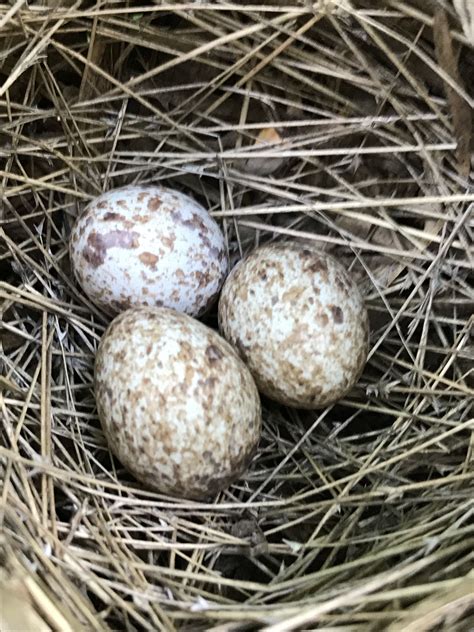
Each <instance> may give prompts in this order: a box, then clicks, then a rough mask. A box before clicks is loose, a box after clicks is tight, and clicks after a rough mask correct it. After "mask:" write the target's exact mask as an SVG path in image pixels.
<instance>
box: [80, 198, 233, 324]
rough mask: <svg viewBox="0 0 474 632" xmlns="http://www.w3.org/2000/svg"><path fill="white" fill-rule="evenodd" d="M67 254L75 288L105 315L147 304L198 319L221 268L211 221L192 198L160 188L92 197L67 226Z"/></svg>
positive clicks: (221, 248)
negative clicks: (75, 218) (78, 288)
mask: <svg viewBox="0 0 474 632" xmlns="http://www.w3.org/2000/svg"><path fill="white" fill-rule="evenodd" d="M70 253H71V261H72V265H73V269H74V273H75V276H76V278H77V280H78V281H79V283H80V285H81V287H82V289H83V290H84V292H85V293H86V294H87V295H88V296H89V298H90V299H91V300H92V301H93V302H94V303H95V304H96V305H97V306H98V307H100V308H102V309H103V310H104V311H105V312H107V313H109V314H116V313H118V312H120V311H123V310H124V309H127V308H129V307H135V306H140V305H150V306H163V307H170V308H172V309H176V310H177V311H180V312H184V313H186V314H190V315H192V316H199V315H201V314H202V313H204V312H205V311H206V310H207V309H208V307H209V306H210V305H211V304H212V303H213V302H214V299H215V298H216V297H217V294H218V292H219V290H220V288H221V286H222V283H223V282H224V279H225V275H226V274H227V270H228V257H227V252H226V248H225V242H224V236H223V234H222V232H221V230H220V228H219V226H218V225H217V223H216V222H215V221H214V220H213V219H212V217H210V215H209V213H208V212H207V211H206V209H204V208H203V207H202V206H200V205H199V204H198V203H197V202H195V201H194V200H193V199H192V198H190V197H188V196H187V195H184V194H183V193H180V192H178V191H173V190H172V189H167V188H164V187H162V186H126V187H123V188H120V189H115V190H113V191H109V192H108V193H104V194H103V195H101V196H99V197H98V198H97V199H95V200H94V201H93V202H91V203H90V204H89V205H88V206H87V207H86V208H85V209H84V212H83V213H82V214H81V215H80V217H79V218H78V220H77V222H76V224H75V225H74V228H73V230H72V234H71V239H70Z"/></svg>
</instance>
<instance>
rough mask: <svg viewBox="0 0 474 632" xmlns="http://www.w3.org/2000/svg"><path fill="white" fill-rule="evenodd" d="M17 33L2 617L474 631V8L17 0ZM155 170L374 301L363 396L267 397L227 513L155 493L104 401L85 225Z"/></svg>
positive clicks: (238, 252)
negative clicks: (87, 284) (338, 267)
mask: <svg viewBox="0 0 474 632" xmlns="http://www.w3.org/2000/svg"><path fill="white" fill-rule="evenodd" d="M0 38H1V52H0V160H1V196H2V197H1V205H0V219H1V228H0V276H1V284H0V301H1V311H2V320H3V322H2V329H1V331H0V341H1V344H2V374H1V377H0V380H1V388H2V392H1V395H0V398H1V399H0V403H1V412H0V415H1V421H2V423H1V445H0V465H1V482H2V486H1V490H0V491H1V501H0V502H1V505H0V516H1V535H0V547H1V549H0V550H1V558H0V559H1V563H2V566H3V569H1V571H0V605H1V607H0V622H1V623H0V627H1V629H2V630H22V631H24V630H27V631H30V630H31V631H33V630H34V631H39V632H43V630H45V631H46V630H54V631H56V632H68V631H70V630H75V631H76V630H120V631H121V630H126V631H142V630H150V631H151V630H188V631H191V630H192V631H200V630H202V631H204V630H214V631H217V630H219V631H224V630H225V631H229V632H230V631H231V630H232V631H233V630H267V632H270V631H271V632H283V631H284V630H301V629H305V630H307V629H312V630H313V629H315V630H316V629H317V630H326V631H328V632H329V630H331V631H336V630H337V631H339V630H340V631H341V632H342V631H343V630H344V631H349V630H350V631H351V632H352V631H359V630H369V631H370V630H372V631H379V630H385V629H387V630H391V631H392V632H394V631H396V630H400V631H401V630H417V631H420V630H429V631H435V630H436V631H439V630H455V631H462V632H467V630H472V626H473V621H474V574H473V571H472V568H473V561H474V521H473V515H474V502H473V475H474V461H473V458H474V457H473V448H474V443H473V437H474V434H473V431H474V422H473V419H472V410H471V405H472V399H470V398H472V394H473V391H472V388H473V373H472V358H473V343H472V339H470V326H471V324H472V316H471V315H472V311H473V310H472V307H473V292H472V264H473V250H472V245H473V212H472V211H473V205H472V203H473V202H474V192H473V189H472V188H469V178H470V177H471V178H472V171H471V166H472V163H471V148H472V145H471V141H472V134H471V129H472V106H473V103H474V94H473V84H472V83H469V81H468V77H471V78H472V77H473V76H474V49H473V48H472V46H471V45H472V42H473V40H474V9H473V4H472V1H471V0H464V1H463V0H455V1H453V2H452V3H451V2H449V1H448V0H438V1H435V0H432V1H424V0H423V1H421V0H417V1H415V0H406V1H401V0H400V1H398V0H387V1H385V2H380V3H374V2H369V1H367V2H359V1H356V0H339V1H336V0H334V1H333V2H329V1H326V2H324V1H319V2H316V3H314V4H312V3H311V2H305V1H302V0H301V1H299V2H297V1H294V2H284V1H283V0H273V1H267V2H259V3H254V4H250V3H246V2H234V3H232V2H223V1H215V2H202V1H201V2H199V1H194V2H191V1H190V2H182V3H179V2H174V1H170V2H156V3H155V4H152V3H143V4H139V3H133V2H130V3H128V2H101V1H97V3H96V4H94V3H93V2H81V0H78V1H77V2H75V3H73V2H65V3H62V4H61V3H57V2H52V1H51V2H43V3H40V2H38V3H33V2H29V3H28V2H25V1H24V0H16V1H14V2H11V3H5V4H3V5H0ZM135 182H140V183H151V182H154V183H156V182H160V183H164V184H166V185H168V186H172V187H174V188H177V189H179V190H182V191H184V192H186V193H188V194H190V195H193V196H194V197H195V198H196V199H197V200H199V201H200V202H201V203H203V204H204V205H205V206H206V207H207V208H209V209H210V212H211V213H212V214H213V215H214V216H215V217H216V218H218V220H219V221H220V222H221V223H222V226H223V229H224V232H225V235H226V240H227V243H228V247H229V251H230V254H231V258H232V262H233V263H235V262H236V261H237V260H238V259H239V258H240V257H241V256H242V254H243V253H246V252H249V251H250V250H251V249H252V248H254V247H255V246H256V245H257V244H258V243H263V242H265V241H269V240H274V239H286V238H288V237H292V238H299V237H304V238H306V239H311V240H313V241H314V242H315V243H316V244H317V245H318V246H319V247H320V248H321V249H323V250H325V251H327V252H331V253H334V254H336V256H337V257H338V259H339V260H341V261H343V262H344V264H345V265H346V267H347V268H348V269H350V270H351V271H352V274H353V275H354V277H355V278H356V279H357V280H358V282H359V284H360V287H361V289H362V291H363V293H364V295H365V298H366V301H367V305H368V308H369V311H370V320H371V351H370V357H369V360H368V363H367V366H366V369H365V371H364V373H363V376H362V378H361V379H360V381H359V383H358V384H357V386H356V387H355V388H354V389H353V391H352V392H351V393H350V394H349V395H348V396H347V397H346V398H345V399H344V400H343V401H340V402H338V403H337V404H336V405H334V406H332V407H330V408H327V409H324V410H322V411H314V412H308V411H306V412H302V411H298V410H292V409H288V408H284V407H281V406H278V405H276V404H274V403H272V402H269V401H265V402H264V432H263V437H262V441H261V444H260V447H259V451H258V454H257V456H256V458H255V459H254V461H253V463H252V465H251V467H250V469H249V471H248V473H246V475H245V476H244V477H243V478H242V479H241V480H240V481H238V482H237V483H236V484H234V485H233V486H232V487H231V488H230V489H228V490H227V491H225V492H223V493H221V494H220V495H219V496H218V497H216V498H215V499H214V500H213V501H212V502H209V503H207V504H203V503H197V502H191V501H189V502H188V501H182V500H176V499H172V498H167V497H164V496H160V495H158V494H155V493H152V492H149V491H147V490H145V489H143V488H142V487H141V486H140V485H139V484H138V483H137V482H136V481H134V480H133V478H132V477H131V476H130V475H128V474H127V473H126V472H125V471H124V470H123V468H122V467H121V465H120V463H119V462H118V461H116V460H114V459H113V458H112V457H111V455H110V453H109V451H108V449H107V446H106V444H105V441H104V437H103V434H102V432H101V429H100V425H99V422H98V418H97V414H96V409H95V402H94V393H93V359H94V354H95V351H96V349H97V344H98V341H99V339H100V337H101V335H102V333H103V331H104V328H105V326H106V324H107V319H106V317H105V316H104V315H103V314H102V313H101V312H100V311H99V310H97V309H96V308H95V307H94V305H92V304H90V303H89V302H88V300H87V298H86V297H85V296H84V295H83V294H82V292H81V291H80V289H79V288H78V286H77V285H76V283H75V282H74V280H73V278H72V275H71V270H70V264H69V259H68V236H69V234H70V230H71V226H72V223H73V221H74V218H75V217H76V216H77V214H78V213H79V212H80V210H81V209H82V208H83V207H84V205H85V204H86V203H87V201H88V200H89V199H91V198H93V197H94V196H96V195H97V194H99V193H100V192H102V191H104V190H109V189H110V188H113V187H116V186H120V185H123V184H125V183H135ZM207 322H208V323H210V324H211V325H213V326H215V314H211V315H210V316H209V317H208V319H207Z"/></svg>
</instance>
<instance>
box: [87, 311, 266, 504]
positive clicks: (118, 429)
mask: <svg viewBox="0 0 474 632" xmlns="http://www.w3.org/2000/svg"><path fill="white" fill-rule="evenodd" d="M95 391H96V401H97V410H98V414H99V418H100V421H101V424H102V428H103V430H104V434H105V436H106V438H107V441H108V443H109V446H110V448H111V450H112V452H113V453H114V454H115V455H116V456H117V457H118V459H119V460H120V461H121V462H122V463H123V465H124V466H125V467H126V468H127V469H128V470H129V471H130V472H131V473H132V474H133V475H134V476H135V477H136V478H137V479H138V480H139V481H141V482H142V483H144V484H145V485H146V486H148V487H150V488H152V489H155V490H158V491H161V492H164V493H167V494H171V495H173V496H180V497H185V498H196V499H203V498H207V497H209V496H211V495H213V494H215V493H217V492H218V491H220V490H222V489H224V488H225V487H227V486H228V485H230V484H231V483H232V482H233V481H235V480H236V479H237V478H238V477H239V476H240V475H241V474H242V473H243V471H244V470H245V469H246V467H247V466H248V465H249V463H250V461H251V460H252V457H253V455H254V454H255V451H256V448H257V444H258V441H259V437H260V429H261V411H260V400H259V396H258V391H257V388H256V386H255V383H254V381H253V379H252V376H251V375H250V372H249V370H248V369H247V367H246V366H245V365H244V363H243V362H242V360H240V358H239V357H238V355H237V354H236V353H235V352H234V350H233V349H232V347H231V346H230V345H229V344H228V343H227V342H226V341H225V340H223V339H222V338H221V337H220V336H219V335H218V334H217V333H216V332H215V331H213V330H211V329H209V328H208V327H206V326H205V325H203V324H202V323H199V322H198V321H196V320H193V319H192V318H190V317H189V316H186V315H184V314H179V313H177V312H174V311H172V310H169V309H159V308H144V307H142V308H135V309H131V310H128V311H126V312H124V313H122V314H120V315H119V316H118V317H117V318H115V320H114V321H112V323H111V325H110V326H109V328H108V329H107V331H106V333H105V334H104V336H103V338H102V340H101V343H100V345H99V350H98V353H97V357H96V363H95Z"/></svg>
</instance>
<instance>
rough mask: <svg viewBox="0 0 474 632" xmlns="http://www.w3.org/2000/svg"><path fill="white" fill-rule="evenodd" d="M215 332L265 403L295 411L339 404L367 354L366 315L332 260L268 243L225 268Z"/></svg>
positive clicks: (299, 247)
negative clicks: (245, 368) (239, 359)
mask: <svg viewBox="0 0 474 632" xmlns="http://www.w3.org/2000/svg"><path fill="white" fill-rule="evenodd" d="M219 326H220V329H221V331H222V333H223V335H224V336H225V338H226V339H227V340H228V341H229V342H230V343H231V344H232V345H233V346H234V347H236V349H238V351H239V353H240V355H241V357H242V358H243V359H244V361H245V362H246V364H247V366H248V367H249V369H250V371H251V373H252V375H253V376H254V378H255V381H256V383H257V386H258V388H259V390H260V391H261V392H262V393H264V394H265V395H267V396H268V397H270V398H272V399H274V400H276V401H278V402H280V403H283V404H286V405H288V406H295V407H299V408H309V409H311V408H319V407H322V406H326V405H328V404H330V403H333V402H335V401H337V400H338V399H340V398H341V397H342V396H343V395H344V394H345V393H347V391H348V390H349V389H350V388H351V387H352V386H353V385H354V384H355V383H356V382H357V380H358V379H359V377H360V375H361V372H362V370H363V368H364V365H365V362H366V359H367V353H368V316H367V310H366V308H365V306H364V302H363V300H362V297H361V295H360V293H359V290H358V288H357V286H356V285H355V283H354V282H353V281H352V280H351V278H350V277H349V275H348V273H347V272H346V271H345V270H344V268H343V267H342V266H341V265H340V264H339V263H338V262H337V261H336V259H334V258H333V257H331V256H329V255H326V254H323V253H321V252H318V251H317V250H315V249H314V248H313V247H312V246H311V245H307V244H304V243H294V242H289V243H275V244H270V245H266V246H263V247H261V248H258V249H257V250H255V251H254V252H252V253H251V254H250V255H249V256H248V257H247V258H246V259H244V260H243V261H241V262H240V263H239V264H237V266H236V267H235V268H234V269H233V270H232V272H231V273H230V275H229V276H228V278H227V280H226V282H225V284H224V287H223V289H222V294H221V298H220V301H219Z"/></svg>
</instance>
